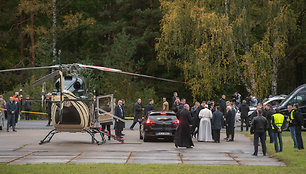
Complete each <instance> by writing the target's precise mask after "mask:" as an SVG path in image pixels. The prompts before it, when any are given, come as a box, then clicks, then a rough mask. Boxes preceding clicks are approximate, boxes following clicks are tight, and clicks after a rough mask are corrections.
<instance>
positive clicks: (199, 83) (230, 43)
mask: <svg viewBox="0 0 306 174" xmlns="http://www.w3.org/2000/svg"><path fill="white" fill-rule="evenodd" d="M295 5H296V4H291V3H290V2H287V1H256V2H253V1H247V0H232V1H229V0H224V1H213V2H212V1H209V0H202V1H195V2H190V1H186V0H175V1H166V0H163V1H161V8H162V11H163V12H164V16H163V19H162V21H161V25H162V26H161V28H162V34H161V37H160V38H158V44H157V45H156V50H157V51H158V58H159V60H160V61H162V62H166V63H170V62H171V61H175V62H176V64H177V66H178V67H179V68H180V69H181V70H182V71H183V72H184V75H185V80H186V83H187V84H188V85H189V87H190V89H191V90H192V91H193V95H194V96H203V95H204V96H208V97H210V96H212V95H213V91H214V90H218V89H220V86H222V84H224V85H226V86H233V84H231V83H232V82H233V81H234V80H233V79H239V80H240V82H241V83H242V84H243V85H244V86H245V89H246V91H248V93H249V94H252V95H256V96H258V97H260V98H261V97H264V96H267V95H268V94H270V92H271V91H270V90H271V89H272V94H273V95H275V94H276V86H277V84H276V82H277V74H278V67H279V65H280V62H282V60H283V58H284V57H285V56H286V46H287V43H288V40H287V37H288V34H289V33H290V32H294V31H295V28H296V27H295V26H296V22H295V21H296V15H295V12H294V10H293V9H292V8H293V6H295ZM260 15H262V16H260ZM254 16H255V17H254ZM271 82H272V84H271ZM232 92H234V91H232Z"/></svg>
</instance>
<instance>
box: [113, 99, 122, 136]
mask: <svg viewBox="0 0 306 174" xmlns="http://www.w3.org/2000/svg"><path fill="white" fill-rule="evenodd" d="M114 115H116V116H117V117H120V118H122V119H124V107H123V105H122V100H119V101H118V105H117V106H116V107H115V113H114ZM123 127H124V122H122V121H120V120H119V119H115V134H116V136H117V137H118V138H121V136H123V135H124V134H122V131H123Z"/></svg>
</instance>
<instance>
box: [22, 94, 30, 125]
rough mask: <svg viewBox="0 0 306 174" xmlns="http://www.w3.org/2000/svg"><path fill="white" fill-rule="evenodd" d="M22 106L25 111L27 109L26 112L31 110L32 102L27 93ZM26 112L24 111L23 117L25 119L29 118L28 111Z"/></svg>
mask: <svg viewBox="0 0 306 174" xmlns="http://www.w3.org/2000/svg"><path fill="white" fill-rule="evenodd" d="M23 106H24V110H25V111H28V112H29V111H31V106H32V102H31V101H30V96H29V95H27V97H26V100H25V102H24V105H23ZM28 112H27V113H25V119H26V120H30V113H28Z"/></svg>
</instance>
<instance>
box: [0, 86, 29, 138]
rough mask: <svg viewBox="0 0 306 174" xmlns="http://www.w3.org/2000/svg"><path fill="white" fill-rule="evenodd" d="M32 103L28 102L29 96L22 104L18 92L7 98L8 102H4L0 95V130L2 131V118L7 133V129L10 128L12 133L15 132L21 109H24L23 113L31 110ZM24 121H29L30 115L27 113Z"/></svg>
mask: <svg viewBox="0 0 306 174" xmlns="http://www.w3.org/2000/svg"><path fill="white" fill-rule="evenodd" d="M31 105H32V102H31V101H30V96H28V95H27V96H26V99H25V101H24V103H23V104H22V100H21V96H20V95H19V92H15V95H14V96H13V97H10V98H9V101H8V102H6V101H5V99H4V98H3V96H2V95H0V109H1V110H0V130H2V129H3V126H2V125H3V120H4V119H3V118H4V117H6V119H7V126H6V127H7V129H6V131H7V132H9V128H10V127H12V130H13V132H16V129H15V127H16V124H17V123H18V120H19V119H20V111H21V107H22V106H23V107H24V111H30V110H31ZM25 119H26V120H29V119H30V114H29V113H28V112H26V113H25Z"/></svg>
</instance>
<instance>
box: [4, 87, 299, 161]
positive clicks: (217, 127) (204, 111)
mask: <svg viewBox="0 0 306 174" xmlns="http://www.w3.org/2000/svg"><path fill="white" fill-rule="evenodd" d="M49 97H50V96H49ZM230 99H231V100H230V101H227V100H226V96H225V95H222V96H221V98H220V100H219V106H216V105H215V102H214V101H208V102H206V101H202V102H201V103H200V102H198V101H196V102H195V103H194V106H192V107H190V106H189V105H188V104H187V103H186V99H184V98H182V99H180V98H179V97H178V93H177V92H174V93H173V97H172V103H171V105H170V104H169V102H168V101H167V99H166V98H163V104H162V110H163V111H169V110H170V108H171V110H172V111H173V112H175V113H176V116H177V118H178V120H179V126H178V128H177V131H176V135H175V140H174V142H175V146H176V147H187V148H192V147H193V146H194V144H193V142H192V138H193V137H194V138H196V139H197V141H199V142H215V143H220V131H221V129H222V128H225V130H226V138H225V141H226V142H231V141H234V137H235V120H236V119H235V116H236V114H237V112H238V111H239V112H240V117H241V131H243V128H244V127H246V131H249V127H250V128H251V129H250V132H251V133H252V134H254V153H253V155H255V156H257V154H258V144H259V140H260V142H261V144H262V150H263V155H266V132H268V136H269V140H270V143H274V147H275V151H276V152H282V150H283V142H282V131H283V129H284V128H285V126H286V124H287V122H288V124H289V130H290V134H291V138H292V140H293V143H294V148H298V149H304V146H303V140H302V136H301V130H302V129H303V128H304V127H303V125H304V123H303V122H304V119H303V116H302V114H301V113H300V112H299V109H298V108H299V106H298V104H294V105H293V106H292V105H289V106H288V108H287V109H288V119H285V116H284V115H283V114H282V113H280V110H279V109H278V108H276V109H275V110H274V109H273V107H272V106H271V105H270V104H268V105H263V104H262V103H261V101H260V100H259V99H256V98H255V97H254V96H250V97H248V98H246V100H242V99H241V95H240V94H239V93H237V92H236V93H234V94H233V95H232V96H231V98H230ZM46 101H49V103H47V112H48V113H49V114H48V115H49V121H48V125H50V122H51V112H50V111H49V110H51V102H50V100H48V98H47V100H46ZM141 103H142V100H141V98H139V99H137V101H136V103H135V104H134V119H133V123H132V125H131V126H130V129H131V130H133V129H134V126H135V125H136V124H137V123H139V124H141V121H142V116H143V112H144V116H145V117H146V116H147V114H148V113H149V112H150V111H152V110H154V100H153V99H149V102H148V104H147V105H146V106H145V107H142V106H141ZM124 104H125V101H124V100H123V99H121V100H118V103H116V104H115V107H114V108H115V109H114V115H116V116H117V117H118V118H116V119H115V124H114V128H115V135H116V136H117V137H119V138H120V137H123V136H124V134H123V133H122V131H123V129H124V127H125V123H124V122H123V120H124V119H125V110H124ZM31 105H32V102H31V100H30V96H26V99H25V100H24V103H23V104H22V100H21V96H20V95H19V93H18V92H16V93H15V95H14V96H13V97H10V98H9V102H6V101H5V100H4V99H3V96H2V95H0V108H1V111H0V129H1V130H2V123H1V121H2V117H4V116H5V115H6V117H7V132H9V128H10V127H12V130H13V131H14V132H16V129H15V127H16V123H17V122H18V119H19V117H20V110H21V107H22V106H23V107H24V111H31ZM110 105H111V103H110V102H109V101H106V102H105V105H104V106H103V107H102V109H103V110H105V111H106V112H110V111H111V107H110ZM250 106H254V107H256V110H255V111H254V112H253V113H252V114H251V116H249V111H250ZM4 109H5V110H6V112H4ZM25 119H26V120H29V119H30V114H29V113H28V112H26V113H25ZM249 119H251V125H249V123H250V120H249ZM112 124H113V119H112V118H111V119H109V120H105V121H104V122H101V126H102V130H105V129H107V130H108V131H109V137H108V138H109V139H110V135H111V133H110V131H111V129H110V126H111V125H112Z"/></svg>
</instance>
